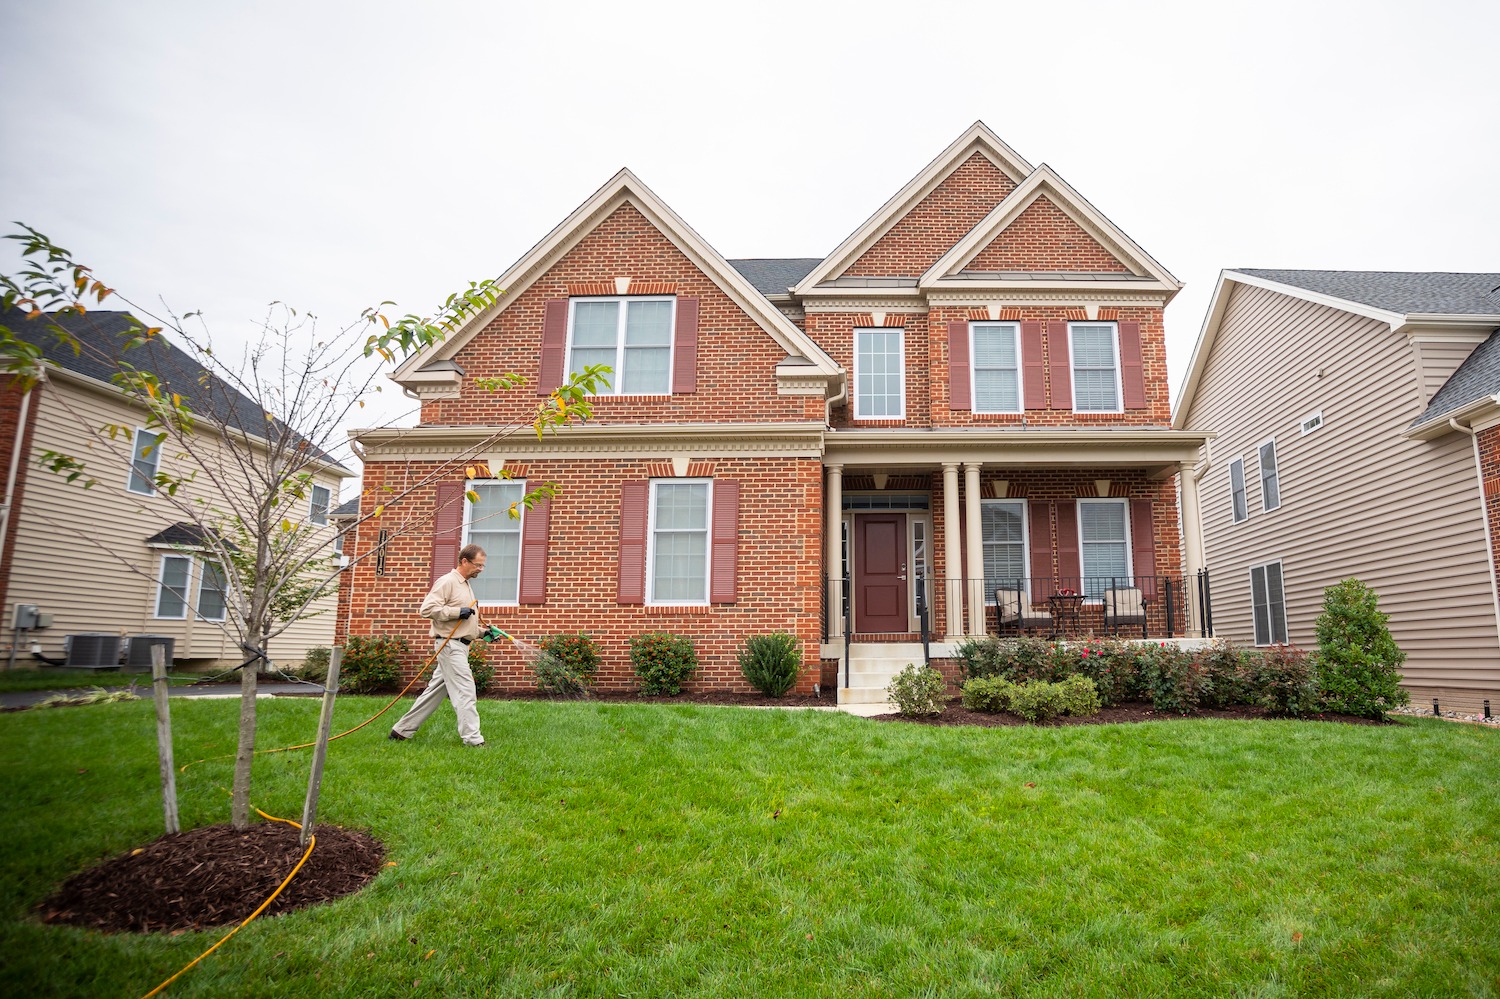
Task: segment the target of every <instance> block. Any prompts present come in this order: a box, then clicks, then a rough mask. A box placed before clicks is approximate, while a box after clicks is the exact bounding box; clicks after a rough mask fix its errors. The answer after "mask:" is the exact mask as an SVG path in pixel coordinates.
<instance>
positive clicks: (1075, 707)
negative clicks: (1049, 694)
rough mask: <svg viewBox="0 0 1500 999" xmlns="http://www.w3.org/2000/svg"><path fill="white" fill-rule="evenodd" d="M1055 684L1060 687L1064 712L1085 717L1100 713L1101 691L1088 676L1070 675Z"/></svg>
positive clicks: (1059, 695) (1059, 697) (1060, 702)
mask: <svg viewBox="0 0 1500 999" xmlns="http://www.w3.org/2000/svg"><path fill="white" fill-rule="evenodd" d="M1053 686H1054V687H1056V688H1057V689H1058V699H1059V704H1060V706H1061V708H1062V713H1063V714H1065V715H1072V716H1073V717H1074V718H1084V717H1087V716H1088V715H1096V714H1098V713H1099V691H1098V689H1097V688H1095V686H1094V681H1092V680H1090V679H1089V678H1088V677H1086V676H1070V677H1068V678H1067V679H1066V680H1064V681H1062V682H1061V683H1056V684H1053Z"/></svg>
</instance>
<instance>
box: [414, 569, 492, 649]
mask: <svg viewBox="0 0 1500 999" xmlns="http://www.w3.org/2000/svg"><path fill="white" fill-rule="evenodd" d="M470 606H472V607H473V608H474V613H473V615H471V616H470V617H469V619H468V620H466V621H459V620H458V613H459V611H461V610H463V609H464V608H465V607H470ZM417 613H419V614H421V615H422V616H423V617H426V618H431V619H432V637H433V638H447V637H448V632H449V630H450V629H452V627H453V622H455V621H458V630H457V631H455V632H453V637H454V638H477V637H479V606H478V605H477V604H476V603H475V602H474V591H473V590H472V589H470V588H469V581H468V580H467V579H465V578H464V577H463V574H462V573H460V572H459V571H458V570H457V569H454V570H452V571H450V572H447V573H444V574H443V575H442V576H441V577H439V578H438V581H437V583H435V584H434V585H433V587H432V592H431V593H429V594H427V599H426V600H423V601H422V609H421V610H420V611H418V612H417Z"/></svg>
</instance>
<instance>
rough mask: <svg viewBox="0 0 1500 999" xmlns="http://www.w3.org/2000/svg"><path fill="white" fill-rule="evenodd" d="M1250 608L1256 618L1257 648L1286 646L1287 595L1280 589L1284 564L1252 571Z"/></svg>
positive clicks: (1261, 566) (1275, 563) (1257, 566)
mask: <svg viewBox="0 0 1500 999" xmlns="http://www.w3.org/2000/svg"><path fill="white" fill-rule="evenodd" d="M1250 607H1251V611H1252V613H1253V616H1254V618H1255V644H1256V645H1285V644H1286V642H1287V630H1286V594H1285V593H1284V592H1283V590H1282V586H1281V563H1280V562H1267V563H1265V564H1264V565H1253V566H1251V567H1250Z"/></svg>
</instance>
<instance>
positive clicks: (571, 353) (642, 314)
mask: <svg viewBox="0 0 1500 999" xmlns="http://www.w3.org/2000/svg"><path fill="white" fill-rule="evenodd" d="M676 308H677V300H676V299H675V298H670V297H668V298H575V299H573V300H572V302H571V303H570V307H569V317H568V373H569V374H573V373H575V372H581V371H582V370H583V369H584V368H586V367H588V366H589V365H591V364H605V365H608V366H609V367H610V368H612V369H613V373H612V374H611V375H610V376H609V388H608V389H605V390H604V391H603V392H602V393H601V394H604V395H666V394H668V393H669V392H671V391H672V329H673V321H674V313H675V310H676Z"/></svg>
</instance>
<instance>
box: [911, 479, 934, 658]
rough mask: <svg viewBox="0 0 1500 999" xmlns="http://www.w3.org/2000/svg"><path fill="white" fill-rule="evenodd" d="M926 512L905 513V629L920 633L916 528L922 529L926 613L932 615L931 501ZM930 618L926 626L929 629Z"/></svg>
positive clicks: (932, 551)
mask: <svg viewBox="0 0 1500 999" xmlns="http://www.w3.org/2000/svg"><path fill="white" fill-rule="evenodd" d="M927 505H928V507H929V509H928V510H909V511H907V513H906V564H907V567H908V568H907V573H906V577H907V587H906V600H907V603H906V607H907V614H906V618H907V627H908V628H909V629H910V630H912V631H920V630H921V628H922V620H921V617H920V615H919V614H918V613H917V528H919V527H920V528H922V532H923V539H924V541H925V544H926V549H927V564H926V566H925V568H926V569H927V613H928V614H929V615H931V613H932V596H933V587H932V562H933V554H934V548H935V546H934V545H933V543H932V512H931V509H930V507H931V506H932V501H931V499H929V500H928V504H927ZM931 623H932V622H931V618H930V617H929V620H928V625H929V628H930V627H931Z"/></svg>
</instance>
